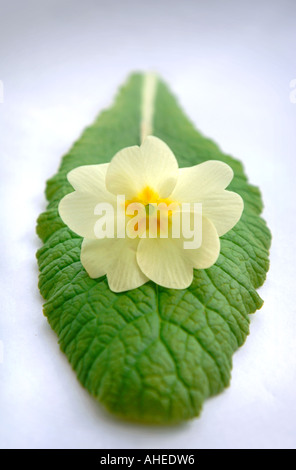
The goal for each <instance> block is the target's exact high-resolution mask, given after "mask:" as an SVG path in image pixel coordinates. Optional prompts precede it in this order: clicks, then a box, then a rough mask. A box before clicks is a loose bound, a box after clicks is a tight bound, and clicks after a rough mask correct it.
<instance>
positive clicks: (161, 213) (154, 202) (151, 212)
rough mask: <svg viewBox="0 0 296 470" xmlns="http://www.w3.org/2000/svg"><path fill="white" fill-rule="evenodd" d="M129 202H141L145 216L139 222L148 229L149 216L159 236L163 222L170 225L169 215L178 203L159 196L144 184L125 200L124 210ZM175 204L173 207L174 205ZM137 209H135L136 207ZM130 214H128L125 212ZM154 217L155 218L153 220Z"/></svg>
mask: <svg viewBox="0 0 296 470" xmlns="http://www.w3.org/2000/svg"><path fill="white" fill-rule="evenodd" d="M130 204H141V205H142V206H144V207H145V212H146V216H145V219H146V220H145V219H144V220H143V221H141V223H145V224H146V230H149V227H150V224H152V222H151V218H153V219H154V223H156V226H157V235H158V236H159V234H160V231H161V229H162V225H164V223H166V224H168V226H170V225H171V216H172V213H173V210H175V208H177V206H178V205H179V204H178V203H176V202H175V201H172V200H171V199H169V198H161V197H160V196H159V194H158V193H157V192H156V191H154V189H152V188H151V187H150V186H146V187H145V188H144V189H142V191H140V192H139V193H138V194H137V196H135V197H134V198H132V199H129V200H127V201H126V202H125V210H126V209H127V207H128V206H129V205H130ZM174 206H175V207H174ZM136 210H137V209H136ZM127 215H128V216H130V214H127ZM155 218H156V220H155ZM135 230H138V224H136V225H135Z"/></svg>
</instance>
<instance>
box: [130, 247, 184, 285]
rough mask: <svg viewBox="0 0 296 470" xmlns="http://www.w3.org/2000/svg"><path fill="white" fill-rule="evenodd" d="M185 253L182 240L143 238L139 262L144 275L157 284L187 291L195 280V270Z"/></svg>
mask: <svg viewBox="0 0 296 470" xmlns="http://www.w3.org/2000/svg"><path fill="white" fill-rule="evenodd" d="M184 251H185V250H184V249H183V247H182V244H181V243H180V239H172V238H154V239H153V238H143V239H141V240H140V243H139V246H138V251H137V261H138V264H139V266H140V268H141V270H142V271H143V273H144V274H145V275H146V276H147V277H149V279H151V280H152V281H154V282H156V284H159V285H161V286H163V287H168V288H171V289H185V288H186V287H188V286H190V284H191V282H192V280H193V268H192V262H191V261H190V259H189V258H188V256H186V255H185V253H184Z"/></svg>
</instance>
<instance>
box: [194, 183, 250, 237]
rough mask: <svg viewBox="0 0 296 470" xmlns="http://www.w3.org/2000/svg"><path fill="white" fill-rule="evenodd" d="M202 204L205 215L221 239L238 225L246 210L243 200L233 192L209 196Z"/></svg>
mask: <svg viewBox="0 0 296 470" xmlns="http://www.w3.org/2000/svg"><path fill="white" fill-rule="evenodd" d="M201 203H202V213H203V215H204V216H205V217H207V218H208V219H210V220H211V221H212V222H213V224H214V225H215V227H216V230H217V232H218V235H219V237H221V236H222V235H224V234H225V233H227V232H228V231H229V230H231V229H232V227H234V226H235V225H236V224H237V222H238V221H239V219H240V217H241V215H242V212H243V209H244V201H243V199H242V198H241V196H240V195H239V194H237V193H234V192H232V191H222V192H219V193H212V194H208V195H207V196H206V197H205V198H204V199H202V200H201Z"/></svg>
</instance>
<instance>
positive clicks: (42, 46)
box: [0, 0, 296, 448]
mask: <svg viewBox="0 0 296 470" xmlns="http://www.w3.org/2000/svg"><path fill="white" fill-rule="evenodd" d="M295 16H296V3H295V1H293V0H291V1H285V0H280V1H266V2H263V1H260V0H256V1H245V2H243V1H242V2H240V1H213V0H208V1H205V0H204V1H194V0H182V1H177V0H175V1H169V0H164V1H161V0H158V1H154V0H149V1H148V0H145V1H142V2H141V1H136V0H133V1H127V0H121V1H120V0H117V1H116V0H99V1H90V0H84V1H83V2H81V1H80V2H79V1H64V0H51V1H47V0H46V1H44V0H43V1H37V0H36V1H32V0H29V1H26V2H24V1H19V2H17V1H11V0H9V1H8V0H7V1H5V2H4V1H3V0H1V2H0V79H1V80H2V81H3V84H4V102H3V103H2V104H0V133H1V134H0V152H1V176H0V191H1V268H0V269H1V280H0V281H1V282H0V289H1V317H0V322H1V323H0V339H1V340H2V346H3V358H2V359H3V360H2V363H1V364H0V375H1V379H0V380H1V391H0V393H1V397H0V446H1V447H9V448H15V447H22V448H27V447H30V448H32V447H33V448H36V447H37V448H40V447H42V448H44V447H46V448H47V447H49V448H57V447H67V448H75V447H79V448H83V447H94V448H238V447H239V448H245V447H247V448H254V447H262V448H271V447H284V448H285V447H295V446H296V424H295V423H296V404H295V403H296V401H295V392H296V340H295V338H296V312H295V295H294V292H295V274H296V273H295V268H294V265H295V228H296V227H295V207H294V205H295V148H296V145H295V144H296V134H295V124H296V104H293V103H292V102H291V101H290V93H291V92H292V91H293V90H292V89H290V82H291V80H292V79H294V78H296V61H295V47H296V28H295ZM147 69H148V70H151V69H152V70H156V71H157V72H159V74H160V75H162V77H163V78H164V79H165V80H166V81H167V82H168V84H169V85H170V87H171V89H172V90H173V92H174V93H175V94H176V95H177V97H178V99H179V101H180V103H181V104H182V106H183V108H184V109H185V111H186V113H187V114H188V115H189V116H190V118H191V119H192V121H193V122H194V123H195V124H196V126H197V127H198V128H199V129H200V130H201V131H202V132H203V133H204V134H206V135H208V136H210V137H212V138H213V139H214V140H216V141H217V142H218V143H219V144H220V145H221V147H222V149H223V150H224V151H226V152H228V153H231V154H233V155H234V156H237V157H238V158H240V159H241V160H242V161H243V163H244V165H245V168H246V172H247V174H248V175H249V177H250V181H251V182H252V183H254V184H257V185H259V186H260V188H261V189H262V192H263V196H264V202H265V210H264V217H265V218H266V220H267V221H268V224H269V226H270V227H271V229H272V231H273V245H272V251H271V269H270V272H269V274H268V279H267V282H266V284H265V285H264V287H263V288H261V289H260V295H261V296H262V297H263V298H264V300H265V304H264V306H263V308H262V309H261V310H260V311H258V312H257V313H256V314H255V315H254V316H252V320H251V335H250V336H249V337H248V339H247V342H246V343H245V345H244V346H243V347H242V348H241V349H240V350H239V351H238V352H237V353H235V355H234V361H233V362H234V363H233V374H232V382H231V386H230V388H228V389H227V390H225V391H224V392H223V393H222V394H221V395H219V396H217V397H215V398H212V399H210V400H208V401H207V402H206V403H205V406H204V409H203V413H202V415H201V417H200V418H199V419H195V420H192V421H190V422H187V423H184V424H182V425H180V426H175V427H145V426H138V425H131V424H127V423H123V422H119V421H117V420H116V419H115V418H113V417H112V416H110V415H109V414H107V412H105V411H104V409H103V408H102V407H101V406H100V405H98V404H97V403H96V402H95V401H94V399H93V398H92V397H91V396H90V395H89V394H88V393H87V392H86V391H85V390H84V389H83V388H82V387H81V386H80V384H79V383H78V381H77V379H76V376H75V373H74V372H73V371H72V370H71V367H70V366H69V364H68V362H67V359H66V357H65V356H64V355H63V354H62V353H61V352H60V350H59V346H58V344H57V338H56V335H55V334H54V333H53V332H52V330H51V329H50V327H49V325H48V323H47V321H46V319H45V317H44V316H43V315H42V299H41V297H40V294H39V292H38V289H37V275H38V271H37V267H36V262H35V252H36V249H37V248H38V247H39V246H40V241H39V240H38V239H37V237H36V235H35V221H36V218H37V216H38V214H39V213H40V212H41V211H43V210H44V208H45V199H44V195H43V191H44V186H45V180H46V179H48V178H49V177H50V176H52V174H54V173H55V172H56V170H57V167H58V165H59V162H60V158H61V156H62V154H64V153H65V152H66V151H67V150H68V149H69V147H70V146H71V144H72V143H73V141H74V140H76V139H77V138H78V136H79V134H80V133H81V132H82V130H83V128H84V127H85V126H86V125H88V124H90V123H91V122H92V121H93V119H94V118H95V116H96V115H97V113H98V112H99V111H100V110H101V109H102V108H103V107H106V106H109V105H110V104H111V102H112V99H113V97H114V95H115V93H116V90H117V87H118V86H119V85H120V84H121V83H122V82H123V81H124V80H125V79H126V77H127V75H128V74H129V73H130V72H131V71H133V70H147ZM295 95H296V92H295Z"/></svg>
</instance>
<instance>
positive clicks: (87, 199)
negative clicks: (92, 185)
mask: <svg viewBox="0 0 296 470" xmlns="http://www.w3.org/2000/svg"><path fill="white" fill-rule="evenodd" d="M99 203H102V201H101V200H100V199H99V198H98V196H96V195H94V194H89V193H81V192H80V191H73V193H70V194H67V195H66V196H65V197H63V199H62V200H61V201H60V203H59V207H58V210H59V214H60V217H61V219H62V221H63V222H64V223H65V224H66V225H68V227H69V228H70V229H71V230H72V231H73V232H75V233H77V234H78V235H80V236H81V237H85V238H97V236H96V233H95V227H96V222H97V221H98V219H99V218H100V215H98V213H95V212H96V211H95V208H96V207H97V205H98V204H99ZM107 204H108V207H109V210H108V211H107V212H106V217H107V218H109V217H110V219H113V220H112V222H114V217H115V215H116V208H115V207H114V206H113V204H112V203H111V202H108V203H103V205H104V206H105V205H107Z"/></svg>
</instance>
